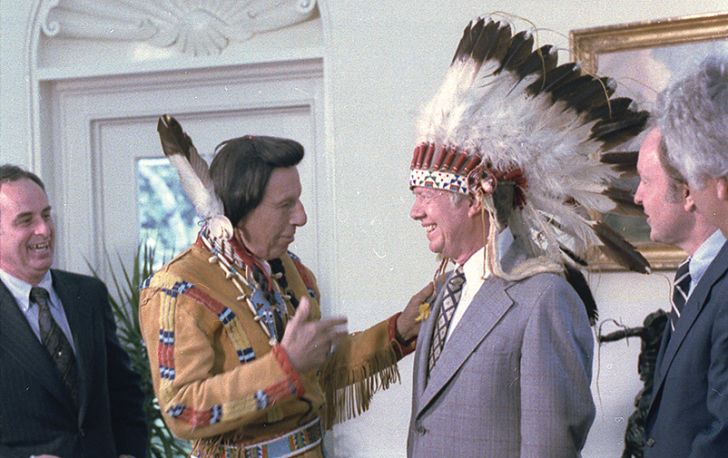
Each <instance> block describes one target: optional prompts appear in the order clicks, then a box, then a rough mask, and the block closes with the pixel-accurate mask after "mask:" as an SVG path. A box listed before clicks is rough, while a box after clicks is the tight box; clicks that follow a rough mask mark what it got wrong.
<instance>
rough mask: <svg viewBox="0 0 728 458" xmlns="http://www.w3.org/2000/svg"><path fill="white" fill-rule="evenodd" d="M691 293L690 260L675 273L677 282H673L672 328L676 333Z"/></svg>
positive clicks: (685, 261)
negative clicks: (681, 313) (678, 322)
mask: <svg viewBox="0 0 728 458" xmlns="http://www.w3.org/2000/svg"><path fill="white" fill-rule="evenodd" d="M689 292H690V258H687V259H686V260H684V261H683V262H682V264H680V265H679V266H678V268H677V272H675V280H673V282H672V300H671V301H670V303H671V307H670V314H669V315H670V327H671V328H672V330H673V331H675V326H676V325H677V320H678V319H679V318H680V312H682V309H683V307H684V306H685V302H686V301H687V300H688V293H689Z"/></svg>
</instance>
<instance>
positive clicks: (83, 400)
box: [51, 270, 94, 424]
mask: <svg viewBox="0 0 728 458" xmlns="http://www.w3.org/2000/svg"><path fill="white" fill-rule="evenodd" d="M51 274H52V276H53V289H55V291H56V293H57V294H58V297H59V298H60V299H61V303H62V304H63V310H64V311H65V313H66V319H67V320H68V325H69V327H70V328H71V334H72V335H73V346H74V348H75V350H76V370H77V371H78V384H79V386H78V403H79V424H80V423H82V422H83V418H84V415H85V413H86V407H87V405H88V391H89V389H88V387H89V386H91V383H93V380H92V379H91V377H92V374H93V367H92V364H93V354H94V341H93V338H92V336H93V334H94V332H93V323H92V320H91V319H90V315H89V313H88V310H87V309H86V308H85V307H84V304H83V303H82V298H81V295H80V290H79V285H78V283H77V282H75V281H73V280H72V279H71V278H70V277H68V276H67V275H66V274H64V272H61V271H56V270H52V271H51ZM80 331H83V332H80Z"/></svg>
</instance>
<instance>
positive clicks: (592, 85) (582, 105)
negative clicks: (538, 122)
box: [554, 76, 616, 113]
mask: <svg viewBox="0 0 728 458" xmlns="http://www.w3.org/2000/svg"><path fill="white" fill-rule="evenodd" d="M582 78H583V77H582ZM615 88H616V85H615V84H614V81H612V80H610V79H609V78H592V77H591V76H588V77H587V79H584V80H583V83H582V84H579V85H576V84H573V85H572V83H570V84H569V85H567V86H566V87H562V88H559V90H557V91H554V97H555V98H556V99H559V100H563V101H565V102H566V103H567V104H568V105H569V106H570V107H571V108H573V109H575V110H576V111H577V112H579V113H582V112H585V111H590V110H592V109H594V108H597V107H601V106H603V105H604V104H606V103H607V102H608V101H609V97H611V96H612V94H614V90H615Z"/></svg>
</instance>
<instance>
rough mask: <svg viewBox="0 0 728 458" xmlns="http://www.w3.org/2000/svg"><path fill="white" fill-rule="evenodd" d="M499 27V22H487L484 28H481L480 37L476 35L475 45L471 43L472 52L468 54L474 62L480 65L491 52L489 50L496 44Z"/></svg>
mask: <svg viewBox="0 0 728 458" xmlns="http://www.w3.org/2000/svg"><path fill="white" fill-rule="evenodd" d="M499 25H500V23H499V22H493V21H488V23H487V24H485V27H483V30H482V31H481V32H480V35H478V38H477V39H476V41H475V43H473V50H472V52H471V53H470V56H471V57H472V59H473V60H474V61H475V62H477V63H482V62H483V61H484V60H485V59H486V58H487V57H488V55H489V54H490V53H491V52H492V51H491V48H492V47H493V45H494V44H495V42H496V37H497V36H498V26H499Z"/></svg>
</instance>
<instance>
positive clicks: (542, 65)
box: [516, 45, 558, 79]
mask: <svg viewBox="0 0 728 458" xmlns="http://www.w3.org/2000/svg"><path fill="white" fill-rule="evenodd" d="M552 49H553V46H551V45H544V46H541V47H540V48H538V49H537V50H535V51H534V52H532V53H531V55H529V56H528V58H526V60H525V61H524V62H523V63H522V64H521V65H519V66H518V67H517V68H516V72H517V73H518V76H519V78H521V79H523V78H525V77H526V76H528V75H530V74H532V73H536V74H538V75H544V74H546V73H548V72H550V71H551V70H552V69H554V67H556V62H557V61H558V56H557V55H556V53H552V52H551V51H552Z"/></svg>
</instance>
